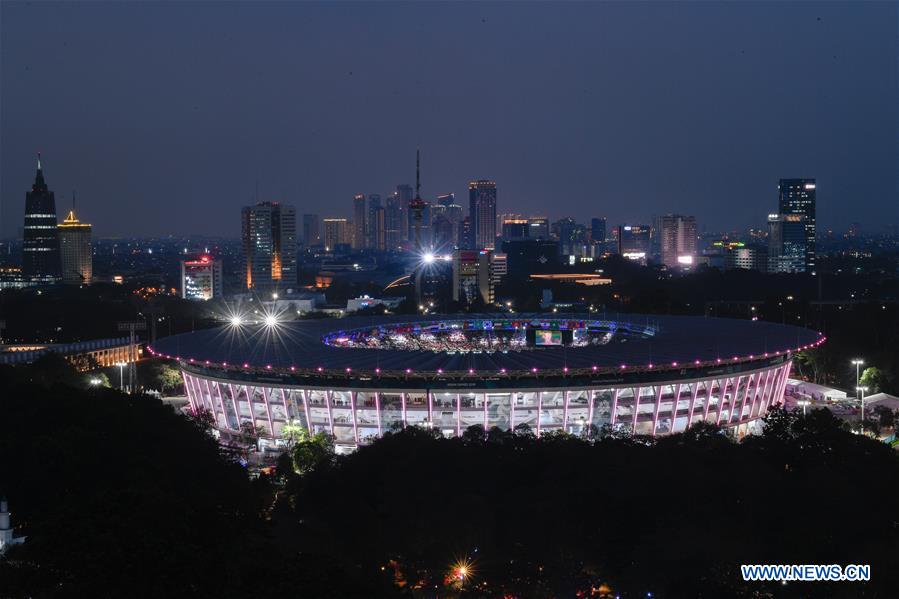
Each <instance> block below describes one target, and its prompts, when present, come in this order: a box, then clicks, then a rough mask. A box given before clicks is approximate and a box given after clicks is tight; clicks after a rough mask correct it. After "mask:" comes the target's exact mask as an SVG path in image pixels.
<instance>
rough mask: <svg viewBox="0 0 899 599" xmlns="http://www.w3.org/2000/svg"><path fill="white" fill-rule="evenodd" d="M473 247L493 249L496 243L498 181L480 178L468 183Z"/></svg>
mask: <svg viewBox="0 0 899 599" xmlns="http://www.w3.org/2000/svg"><path fill="white" fill-rule="evenodd" d="M468 202H469V211H468V214H469V216H470V217H471V230H472V237H473V241H474V247H473V249H478V250H483V249H488V250H492V249H493V248H494V246H495V244H496V183H495V182H493V181H486V180H484V179H479V180H477V181H472V182H471V183H469V184H468Z"/></svg>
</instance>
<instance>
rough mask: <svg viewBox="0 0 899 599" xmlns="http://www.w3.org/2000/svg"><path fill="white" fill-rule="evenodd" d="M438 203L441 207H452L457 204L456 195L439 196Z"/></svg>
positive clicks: (445, 194)
mask: <svg viewBox="0 0 899 599" xmlns="http://www.w3.org/2000/svg"><path fill="white" fill-rule="evenodd" d="M437 203H438V204H439V205H441V206H452V205H453V204H455V203H456V194H454V193H444V194H441V195H439V196H437Z"/></svg>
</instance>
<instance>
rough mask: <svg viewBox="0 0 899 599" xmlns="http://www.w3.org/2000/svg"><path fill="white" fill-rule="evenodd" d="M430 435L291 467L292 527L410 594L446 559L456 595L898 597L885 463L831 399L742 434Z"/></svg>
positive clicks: (892, 501)
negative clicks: (781, 572)
mask: <svg viewBox="0 0 899 599" xmlns="http://www.w3.org/2000/svg"><path fill="white" fill-rule="evenodd" d="M437 436H438V435H434V434H431V433H428V432H426V431H423V430H421V429H406V430H405V431H403V432H399V433H394V434H388V435H387V436H385V437H384V438H383V439H381V440H380V441H377V442H375V443H374V444H373V445H371V446H369V447H365V448H362V449H360V450H359V451H358V452H356V453H354V454H352V455H350V456H348V457H345V458H342V459H338V460H335V461H332V462H323V463H322V465H321V467H319V468H317V469H315V470H314V471H313V472H312V473H310V474H308V475H306V476H303V477H294V478H292V479H291V481H290V483H289V485H288V492H287V493H286V494H285V500H284V501H285V503H286V504H288V505H290V506H293V507H292V508H291V510H290V511H291V514H292V518H291V519H290V521H291V522H293V523H294V524H295V525H296V529H295V530H296V533H295V534H297V535H298V536H299V537H302V538H304V539H306V542H309V543H315V544H319V545H320V546H323V547H328V551H329V552H331V553H332V554H333V555H334V557H335V559H338V560H341V561H342V562H343V563H346V564H347V567H350V566H352V567H354V568H358V569H361V570H363V571H364V570H371V571H373V570H377V569H379V568H386V571H387V573H388V574H389V575H390V576H391V577H393V578H394V579H395V580H396V581H397V582H398V583H399V584H402V585H404V586H405V588H412V589H417V590H415V591H414V594H415V595H416V596H421V597H437V596H441V597H443V596H452V595H453V593H450V595H447V594H446V593H447V585H446V582H447V573H448V571H449V569H450V568H451V564H453V563H454V562H457V561H458V560H460V559H467V560H471V561H472V569H473V570H474V574H473V575H472V576H471V577H470V580H469V581H468V583H467V585H466V587H465V588H462V589H461V590H460V589H458V588H454V592H455V593H461V594H462V595H465V596H484V597H503V596H510V597H566V596H568V597H573V596H590V595H589V592H590V589H594V590H595V589H599V588H601V585H602V584H605V585H607V586H608V588H610V589H611V590H612V593H614V594H613V595H610V596H615V595H617V594H620V595H621V596H622V597H649V596H650V595H648V593H652V595H651V596H652V597H769V596H771V597H775V596H776V597H887V596H895V595H894V593H893V592H894V590H895V588H896V584H897V582H899V551H897V550H899V544H897V540H899V529H897V520H896V512H895V507H896V490H897V489H899V462H897V457H896V455H895V453H894V452H893V450H891V449H890V448H889V447H888V446H886V445H884V444H881V443H878V442H876V441H873V440H871V439H869V438H866V437H863V436H860V435H855V434H852V433H850V432H848V431H847V430H845V428H844V427H843V425H842V424H841V423H840V422H839V421H837V420H836V419H834V418H833V416H832V415H831V414H830V413H829V412H826V411H815V412H812V413H811V414H809V416H808V417H807V418H802V417H801V416H799V415H797V414H795V413H786V412H783V411H779V410H778V411H775V412H774V413H773V414H772V415H771V417H770V419H769V424H768V428H767V430H766V432H765V434H764V435H762V436H759V437H752V438H747V439H745V440H744V441H743V442H741V443H736V442H733V441H732V440H731V439H729V438H728V437H727V436H725V435H724V434H722V432H721V431H719V430H717V429H716V428H714V427H711V426H705V425H700V426H698V427H694V428H693V429H691V430H690V431H688V432H686V433H684V434H679V435H675V436H672V437H665V438H659V439H656V440H653V439H646V438H637V439H632V438H623V439H622V438H611V437H607V438H605V439H602V440H598V441H595V442H590V441H586V440H583V439H580V438H575V437H570V436H566V435H560V436H545V437H543V438H541V439H539V440H538V439H536V438H535V437H533V436H532V435H529V434H527V433H526V432H525V433H524V434H515V435H513V434H510V433H506V432H502V431H499V430H492V431H490V432H488V433H486V434H485V433H484V431H483V429H482V428H480V427H473V428H472V429H469V431H467V432H466V434H465V435H464V437H463V438H462V439H442V438H436V437H437ZM281 517H282V518H284V519H286V517H285V516H284V515H282V516H281ZM299 522H301V523H302V524H301V525H300V524H296V523H299ZM754 563H760V564H766V563H786V564H871V566H872V572H873V579H872V581H871V582H868V583H831V584H824V583H820V584H819V583H801V584H800V583H794V584H792V585H788V586H786V587H785V586H783V585H781V584H780V583H770V584H764V583H744V582H743V581H742V578H741V576H740V569H739V566H740V564H754ZM457 586H458V585H457ZM466 588H467V590H466ZM578 593H581V594H580V595H578Z"/></svg>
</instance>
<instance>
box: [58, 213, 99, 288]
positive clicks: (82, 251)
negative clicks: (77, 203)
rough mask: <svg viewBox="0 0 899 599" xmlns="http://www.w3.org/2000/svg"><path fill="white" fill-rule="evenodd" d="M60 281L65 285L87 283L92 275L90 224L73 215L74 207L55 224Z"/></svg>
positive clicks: (92, 256)
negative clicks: (57, 237)
mask: <svg viewBox="0 0 899 599" xmlns="http://www.w3.org/2000/svg"><path fill="white" fill-rule="evenodd" d="M57 235H58V236H59V261H60V267H61V274H62V282H63V283H65V284H67V285H89V284H90V282H91V277H92V276H93V264H94V253H93V248H92V247H91V226H90V225H89V224H88V223H83V222H81V221H80V220H78V217H76V216H75V209H74V208H72V210H71V211H70V212H69V215H68V216H67V217H66V219H65V220H64V221H63V222H62V223H60V224H59V225H58V226H57Z"/></svg>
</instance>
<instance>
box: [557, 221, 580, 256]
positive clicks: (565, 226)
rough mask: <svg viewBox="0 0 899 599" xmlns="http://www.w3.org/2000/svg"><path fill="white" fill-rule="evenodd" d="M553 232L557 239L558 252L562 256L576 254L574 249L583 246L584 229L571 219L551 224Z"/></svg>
mask: <svg viewBox="0 0 899 599" xmlns="http://www.w3.org/2000/svg"><path fill="white" fill-rule="evenodd" d="M553 230H554V231H555V233H556V235H557V236H558V238H559V251H560V252H561V253H562V254H563V255H570V254H575V253H577V249H576V248H578V247H579V246H583V245H584V241H585V240H586V236H587V230H586V227H584V225H582V224H580V223H577V222H575V221H574V219H571V218H563V219H560V220H557V221H556V222H555V223H553Z"/></svg>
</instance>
